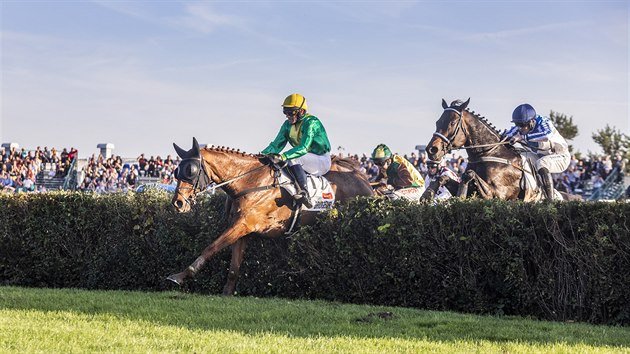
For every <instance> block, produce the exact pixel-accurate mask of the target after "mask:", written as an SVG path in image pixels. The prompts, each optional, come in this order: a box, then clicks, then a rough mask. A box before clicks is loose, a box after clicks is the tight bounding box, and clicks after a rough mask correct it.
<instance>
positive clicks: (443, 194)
mask: <svg viewBox="0 0 630 354" xmlns="http://www.w3.org/2000/svg"><path fill="white" fill-rule="evenodd" d="M440 177H443V181H440V188H438V190H437V192H436V193H435V196H436V197H437V198H438V199H448V198H450V197H452V196H453V194H451V192H450V191H449V190H448V188H446V182H447V181H448V180H449V179H452V180H453V181H455V182H457V183H460V182H461V180H460V178H459V176H458V175H457V174H456V173H455V172H453V171H452V170H451V169H449V168H448V167H446V164H445V163H444V162H441V163H440V162H437V161H433V160H427V175H426V177H425V178H424V182H425V183H426V185H427V186H429V185H430V184H431V182H433V181H435V180H437V179H440Z"/></svg>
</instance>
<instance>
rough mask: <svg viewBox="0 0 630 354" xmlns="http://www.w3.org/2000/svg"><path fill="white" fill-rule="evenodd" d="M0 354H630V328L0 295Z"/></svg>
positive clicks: (148, 298)
mask: <svg viewBox="0 0 630 354" xmlns="http://www.w3.org/2000/svg"><path fill="white" fill-rule="evenodd" d="M0 352H2V353H12V352H16V353H17V352H19V353H33V352H45V353H86V352H168V353H171V352H185V353H190V352H195V353H242V352H246V353H247V352H249V353H305V352H316V353H334V352H344V353H392V352H394V353H396V352H403V353H418V352H442V353H470V352H483V353H486V352H491V353H540V352H552V353H613V352H619V353H630V328H625V327H606V326H591V325H586V324H577V323H554V322H543V321H534V320H527V319H521V318H514V317H488V316H473V315H462V314H456V313H448V312H432V311H421V310H416V309H406V308H395V307H377V306H359V305H345V304H339V303H331V302H323V301H289V300H283V299H258V298H242V297H232V298H226V297H218V296H202V295H191V294H183V293H179V292H162V293H142V292H123V291H86V290H74V289H26V288H15V287H0Z"/></svg>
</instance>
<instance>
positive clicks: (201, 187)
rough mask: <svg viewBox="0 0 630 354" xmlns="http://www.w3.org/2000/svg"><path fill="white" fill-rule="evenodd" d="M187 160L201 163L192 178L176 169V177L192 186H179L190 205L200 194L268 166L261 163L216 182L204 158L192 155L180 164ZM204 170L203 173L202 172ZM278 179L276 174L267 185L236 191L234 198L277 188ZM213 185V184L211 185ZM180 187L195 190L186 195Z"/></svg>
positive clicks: (180, 193) (179, 193)
mask: <svg viewBox="0 0 630 354" xmlns="http://www.w3.org/2000/svg"><path fill="white" fill-rule="evenodd" d="M185 161H192V162H193V163H199V165H200V167H201V168H199V169H197V173H196V174H195V175H194V176H192V177H191V178H189V177H185V176H178V175H181V173H180V172H179V171H181V170H179V171H178V169H179V167H178V168H177V169H176V171H175V178H176V179H178V180H181V181H184V182H186V183H188V184H190V187H188V186H186V187H181V186H180V187H179V188H177V194H178V195H179V196H180V197H181V199H183V200H184V201H185V202H186V203H187V204H188V205H190V206H192V205H194V204H195V202H196V199H197V196H198V195H199V194H203V193H206V192H214V191H215V190H216V189H217V188H219V187H223V186H225V185H227V184H230V183H232V182H235V181H237V180H239V179H241V178H243V177H245V176H247V175H248V174H250V173H253V172H255V171H258V170H260V169H262V168H264V167H267V166H266V165H261V166H258V167H254V168H253V169H251V170H249V171H246V172H244V173H242V174H240V175H238V176H236V177H234V178H230V179H228V180H226V181H222V182H219V183H215V182H214V181H213V180H212V178H211V176H210V174H209V173H208V171H207V170H206V166H205V163H204V161H203V159H202V158H201V156H199V157H190V158H186V159H183V160H182V161H181V162H180V166H181V165H182V164H183V163H184V162H185ZM202 172H203V174H202ZM277 180H278V177H277V176H274V183H273V184H270V185H266V186H259V187H253V188H248V189H245V190H243V191H240V192H239V193H236V194H235V195H233V196H231V197H232V199H238V198H240V197H242V196H244V195H245V194H248V193H251V192H256V191H261V190H266V189H271V188H276V187H278V184H277ZM210 185H212V186H210ZM209 186H210V188H208V187H209ZM180 189H185V190H192V191H193V192H192V193H191V194H190V195H189V196H188V197H186V196H184V194H183V193H182V192H181V191H180Z"/></svg>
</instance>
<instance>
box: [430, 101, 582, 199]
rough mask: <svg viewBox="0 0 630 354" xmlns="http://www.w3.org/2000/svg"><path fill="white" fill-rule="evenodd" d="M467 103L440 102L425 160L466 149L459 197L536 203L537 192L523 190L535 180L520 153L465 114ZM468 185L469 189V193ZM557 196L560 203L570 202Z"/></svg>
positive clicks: (482, 121)
mask: <svg viewBox="0 0 630 354" xmlns="http://www.w3.org/2000/svg"><path fill="white" fill-rule="evenodd" d="M469 103H470V98H469V99H468V100H467V101H466V102H463V103H462V102H461V101H454V102H452V103H451V105H450V106H449V105H447V104H446V101H444V99H442V108H444V112H443V113H442V115H441V116H440V118H439V119H438V120H437V122H436V123H435V127H436V129H435V133H433V137H432V138H431V141H429V144H428V145H427V148H426V151H427V154H428V157H429V159H431V160H434V161H439V160H441V159H442V158H443V157H444V155H446V154H447V153H449V152H451V151H452V150H456V149H466V152H467V153H468V165H467V167H466V171H465V172H464V175H463V176H462V182H461V183H460V186H459V190H458V193H457V195H458V196H459V197H466V196H470V195H472V194H474V193H475V192H476V193H477V194H478V195H479V196H480V197H481V198H484V199H491V198H500V199H509V200H516V199H520V200H524V201H534V200H540V199H541V198H542V193H541V191H540V188H536V187H534V188H525V180H526V178H528V177H529V178H530V180H532V181H536V180H537V178H536V175H535V174H532V173H531V172H529V171H530V170H529V169H528V168H527V167H528V166H526V165H524V163H523V161H522V159H521V152H522V151H519V150H517V149H516V148H515V147H513V146H511V145H509V144H508V142H507V141H506V140H505V139H503V137H502V135H501V133H500V132H499V131H498V130H497V129H496V128H495V127H494V126H493V125H492V124H490V123H489V122H488V121H487V120H486V118H484V117H481V116H479V115H478V114H475V112H474V111H469V110H468V109H467V107H468V104H469ZM532 170H533V169H532ZM527 174H529V176H528V175H527ZM470 182H473V187H472V188H470V189H469V188H468V184H469V183H470ZM534 185H535V183H534ZM561 194H562V197H563V199H573V198H571V197H569V196H568V195H567V194H566V193H561Z"/></svg>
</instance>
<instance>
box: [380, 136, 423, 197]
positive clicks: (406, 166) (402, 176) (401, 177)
mask: <svg viewBox="0 0 630 354" xmlns="http://www.w3.org/2000/svg"><path fill="white" fill-rule="evenodd" d="M372 160H373V161H374V163H375V164H376V165H377V166H378V167H379V170H380V173H379V175H378V177H377V178H376V180H375V182H380V181H383V180H386V181H387V184H389V185H391V186H392V187H394V189H395V190H398V189H403V188H422V189H424V185H425V184H424V179H423V178H422V175H421V174H420V172H418V170H417V169H416V168H415V167H413V165H412V164H411V162H409V161H407V159H405V158H404V157H402V156H400V155H397V154H392V151H391V150H390V149H389V147H387V145H385V144H379V145H378V146H377V147H376V148H375V149H374V151H373V152H372Z"/></svg>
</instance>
